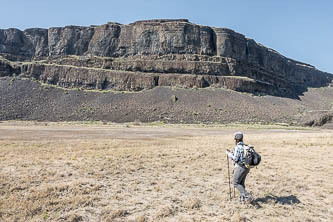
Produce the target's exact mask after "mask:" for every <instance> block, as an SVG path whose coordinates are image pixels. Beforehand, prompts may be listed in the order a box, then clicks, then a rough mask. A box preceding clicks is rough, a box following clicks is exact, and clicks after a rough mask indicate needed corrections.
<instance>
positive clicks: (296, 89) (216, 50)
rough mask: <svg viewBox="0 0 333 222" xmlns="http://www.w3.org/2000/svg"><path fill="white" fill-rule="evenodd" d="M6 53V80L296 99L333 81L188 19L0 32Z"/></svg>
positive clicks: (1, 65) (1, 70) (0, 47)
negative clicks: (217, 90)
mask: <svg viewBox="0 0 333 222" xmlns="http://www.w3.org/2000/svg"><path fill="white" fill-rule="evenodd" d="M0 54H1V55H2V59H1V61H0V76H10V75H13V74H16V75H19V76H25V77H32V78H36V79H38V80H41V81H43V82H45V83H49V84H55V85H59V86H61V87H83V88H89V89H90V88H97V89H102V90H103V89H115V90H131V91H139V90H143V89H151V88H154V87H156V86H176V87H184V88H192V87H198V88H202V87H208V86H211V87H223V88H228V89H232V90H237V91H244V92H250V93H266V94H271V95H277V96H288V97H297V95H299V94H300V93H302V92H304V91H305V90H306V88H307V87H321V86H327V85H329V84H330V83H331V82H332V80H333V75H331V74H329V73H325V72H321V71H319V70H317V69H315V68H314V67H313V66H311V65H308V64H304V63H301V62H297V61H294V60H292V59H288V58H286V57H284V56H282V55H280V54H279V53H277V52H276V51H274V50H272V49H269V48H266V47H264V46H262V45H260V44H258V43H256V42H255V41H254V40H252V39H248V38H246V37H245V36H244V35H242V34H239V33H236V32H234V31H233V30H230V29H226V28H213V27H208V26H201V25H196V24H193V23H190V22H189V21H188V20H186V19H179V20H177V19H176V20H149V21H138V22H134V23H131V24H128V25H122V24H118V23H108V24H105V25H101V26H90V27H81V26H66V27H62V28H49V29H39V28H33V29H27V30H25V31H20V30H18V29H6V30H0Z"/></svg>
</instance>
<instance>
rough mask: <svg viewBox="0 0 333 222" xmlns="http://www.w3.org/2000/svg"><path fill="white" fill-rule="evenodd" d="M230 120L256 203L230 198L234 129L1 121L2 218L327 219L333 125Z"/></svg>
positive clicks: (332, 191) (332, 198)
mask: <svg viewBox="0 0 333 222" xmlns="http://www.w3.org/2000/svg"><path fill="white" fill-rule="evenodd" d="M235 128H238V129H240V130H243V131H244V132H245V140H246V141H245V142H246V143H249V144H253V145H254V146H255V148H256V150H257V151H258V152H260V154H261V155H262V158H263V161H262V163H261V165H260V166H259V167H258V168H257V169H252V170H251V172H250V174H249V175H248V179H247V189H248V190H249V191H250V192H251V193H252V194H253V196H254V197H255V198H256V201H255V204H254V205H240V204H239V203H238V201H236V200H237V197H238V193H237V191H236V198H235V199H233V200H232V201H229V188H228V173H227V160H226V156H225V152H224V151H225V149H226V148H232V146H233V141H232V135H233V132H234V131H235V129H234V128H228V127H227V128H214V129H207V128H201V127H199V126H198V127H196V128H195V129H192V128H182V127H176V126H174V127H171V128H168V127H158V126H154V127H152V126H142V127H133V126H130V127H117V126H108V125H106V126H98V125H97V126H92V127H91V126H85V125H72V124H67V125H66V124H65V125H59V124H58V125H53V124H48V125H47V126H42V125H34V124H26V125H25V126H21V124H7V125H1V124H0V197H1V198H0V221H333V210H332V209H333V207H332V206H333V183H332V175H333V161H332V159H333V149H332V148H333V141H332V133H333V132H332V131H330V130H318V129H317V130H284V129H260V127H256V128H254V129H245V130H244V128H242V127H240V126H238V127H237V126H235Z"/></svg>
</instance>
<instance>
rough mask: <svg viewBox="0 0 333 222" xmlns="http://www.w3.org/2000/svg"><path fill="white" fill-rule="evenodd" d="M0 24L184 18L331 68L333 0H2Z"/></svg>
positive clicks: (28, 25)
mask: <svg viewBox="0 0 333 222" xmlns="http://www.w3.org/2000/svg"><path fill="white" fill-rule="evenodd" d="M0 3H1V4H0V5H1V13H0V29H6V28H19V29H21V30H23V29H26V28H31V27H42V28H49V27H54V26H65V25H84V26H88V25H92V24H95V25H99V24H104V23H106V22H108V21H113V22H119V23H122V24H128V23H131V22H134V21H137V20H144V19H153V18H188V19H189V20H190V21H191V22H193V23H196V24H202V25H208V26H215V27H227V28H231V29H234V30H235V31H237V32H240V33H242V34H244V35H245V36H247V37H249V38H253V39H254V40H256V41H257V42H259V43H261V44H263V45H265V46H267V47H270V48H273V49H275V50H277V51H278V52H280V53H281V54H283V55H285V56H287V57H289V58H292V59H295V60H299V61H302V62H306V63H310V64H311V65H314V66H316V67H317V68H318V69H320V70H323V71H327V72H330V73H333V42H332V41H333V1H332V0H317V1H313V0H141V1H140V0H90V1H87V0H55V1H48V0H30V1H28V0H1V2H0Z"/></svg>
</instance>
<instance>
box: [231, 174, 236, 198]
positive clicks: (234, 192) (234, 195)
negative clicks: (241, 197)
mask: <svg viewBox="0 0 333 222" xmlns="http://www.w3.org/2000/svg"><path fill="white" fill-rule="evenodd" d="M234 173H235V169H233V170H232V175H234ZM235 197H236V194H235V187H234V198H235Z"/></svg>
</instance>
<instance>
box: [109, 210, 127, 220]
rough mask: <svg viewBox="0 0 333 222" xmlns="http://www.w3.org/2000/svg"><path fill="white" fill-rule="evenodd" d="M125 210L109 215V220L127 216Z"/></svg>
mask: <svg viewBox="0 0 333 222" xmlns="http://www.w3.org/2000/svg"><path fill="white" fill-rule="evenodd" d="M128 214H129V213H128V211H127V210H115V211H113V212H112V213H111V219H115V218H119V217H125V216H126V215H128Z"/></svg>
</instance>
